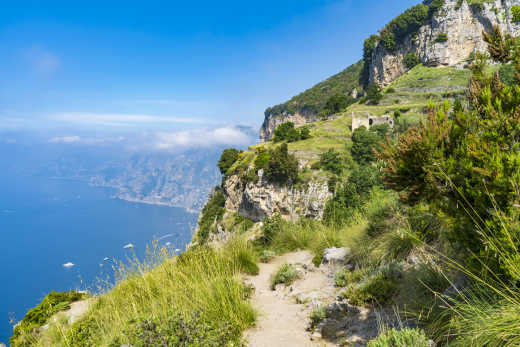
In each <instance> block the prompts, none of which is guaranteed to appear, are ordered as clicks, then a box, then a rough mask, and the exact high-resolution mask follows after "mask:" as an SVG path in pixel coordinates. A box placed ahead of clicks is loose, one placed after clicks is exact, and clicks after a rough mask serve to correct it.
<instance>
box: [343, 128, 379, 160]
mask: <svg viewBox="0 0 520 347" xmlns="http://www.w3.org/2000/svg"><path fill="white" fill-rule="evenodd" d="M373 129H374V127H372V128H371V129H370V130H367V128H365V127H364V126H362V127H359V128H357V129H356V130H354V132H353V133H352V148H351V152H352V158H353V159H354V160H355V161H356V162H357V163H358V164H360V165H364V164H368V163H371V162H373V161H374V160H375V159H376V157H375V154H374V151H373V150H374V149H375V150H377V149H378V148H379V146H380V142H381V141H383V140H384V138H382V137H381V136H380V135H379V134H378V133H377V132H375V131H373ZM375 129H376V130H377V129H378V128H375Z"/></svg>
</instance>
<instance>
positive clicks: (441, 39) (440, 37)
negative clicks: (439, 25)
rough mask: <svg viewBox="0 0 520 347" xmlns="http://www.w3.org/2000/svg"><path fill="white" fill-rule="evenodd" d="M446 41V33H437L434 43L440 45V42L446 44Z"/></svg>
mask: <svg viewBox="0 0 520 347" xmlns="http://www.w3.org/2000/svg"><path fill="white" fill-rule="evenodd" d="M446 41H448V34H446V33H439V34H438V35H437V37H436V38H435V42H439V43H442V42H446Z"/></svg>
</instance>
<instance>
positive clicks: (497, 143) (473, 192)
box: [379, 27, 520, 280]
mask: <svg viewBox="0 0 520 347" xmlns="http://www.w3.org/2000/svg"><path fill="white" fill-rule="evenodd" d="M484 39H485V41H486V42H488V45H489V54H490V56H491V57H492V58H494V59H495V60H498V61H499V62H501V63H508V62H510V61H511V60H513V59H515V58H517V57H518V53H517V51H516V46H515V44H514V41H513V40H512V39H511V38H509V37H507V36H506V37H504V36H503V35H502V34H501V32H500V29H499V28H498V27H495V29H494V30H493V32H491V33H490V34H486V35H485V36H484ZM485 66H486V65H485V62H484V61H483V60H482V59H479V63H478V64H475V65H474V66H473V73H472V79H471V82H470V83H471V88H470V89H469V91H468V96H469V98H468V102H469V107H468V109H467V110H465V109H462V110H461V109H459V110H457V114H451V115H450V105H447V104H445V105H441V106H440V107H438V106H435V105H430V112H429V115H428V119H427V121H426V122H424V123H421V125H420V127H418V128H411V129H410V130H409V131H408V133H407V134H405V135H402V136H401V138H400V141H399V143H398V144H397V145H396V146H393V145H391V144H386V145H385V146H384V148H383V150H382V151H381V153H380V154H379V158H381V159H382V160H383V161H384V162H385V163H386V166H387V168H386V169H385V171H386V174H385V182H386V184H387V185H388V186H389V187H392V188H394V189H395V190H397V191H399V192H400V193H401V196H402V198H403V199H404V200H405V201H407V202H408V203H411V204H413V203H417V202H420V201H427V202H429V203H431V204H432V205H433V206H435V207H436V208H438V209H439V210H440V211H442V213H444V214H446V215H448V216H450V217H451V218H453V221H454V223H453V228H450V229H448V230H447V233H448V234H447V235H446V236H447V237H448V238H449V239H450V240H451V241H452V242H453V243H455V244H458V245H459V247H461V249H462V250H469V255H468V256H469V258H470V261H469V262H468V263H467V264H468V267H470V268H472V269H473V271H477V272H479V271H482V272H484V273H485V272H488V270H491V271H492V272H493V273H494V274H501V275H502V276H507V277H513V278H516V280H520V275H519V274H516V273H515V272H514V271H511V269H512V268H515V266H514V265H513V264H515V263H517V262H520V260H519V259H520V258H518V256H517V254H518V248H517V244H516V243H515V242H511V241H510V240H512V239H513V240H516V239H518V237H519V236H520V232H519V230H520V229H517V227H516V225H517V223H518V218H519V216H518V214H517V213H516V209H515V207H514V206H515V204H517V203H518V188H517V187H518V182H519V181H520V171H519V170H518V167H519V166H520V151H519V150H518V149H519V145H518V144H519V143H520V117H518V107H519V105H520V89H519V88H518V87H517V86H513V87H510V86H507V85H505V84H503V83H502V82H501V81H500V78H499V75H498V74H495V75H494V76H487V75H486V74H485V73H484V71H485V70H484V69H485ZM461 204H462V205H463V206H464V208H461ZM498 211H501V212H498ZM475 223H476V224H477V225H475ZM504 223H507V224H508V225H509V226H510V227H509V230H506V229H505V228H503V227H502V226H503V225H504ZM511 233H512V234H513V235H514V236H512V237H511V235H510V234H511ZM486 235H487V236H489V238H488V240H483V237H486ZM489 240H491V242H490V241H489ZM513 259H516V260H513ZM482 264H486V265H485V267H483V266H482Z"/></svg>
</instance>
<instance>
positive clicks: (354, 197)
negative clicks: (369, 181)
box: [323, 182, 362, 226]
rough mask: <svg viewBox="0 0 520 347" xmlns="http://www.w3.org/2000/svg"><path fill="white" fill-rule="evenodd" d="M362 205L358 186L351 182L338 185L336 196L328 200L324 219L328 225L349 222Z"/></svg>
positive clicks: (339, 224) (340, 224)
mask: <svg viewBox="0 0 520 347" xmlns="http://www.w3.org/2000/svg"><path fill="white" fill-rule="evenodd" d="M361 205H362V198H361V197H360V196H359V194H358V192H357V189H356V186H355V185H354V184H352V183H350V182H346V183H344V184H341V185H339V186H338V187H336V192H335V194H334V197H333V198H332V199H330V200H329V201H327V203H326V204H325V210H324V212H323V221H324V222H325V223H326V224H327V225H336V226H343V225H346V224H349V223H350V222H351V220H352V217H353V215H354V213H355V212H356V210H357V209H359V208H360V207H361Z"/></svg>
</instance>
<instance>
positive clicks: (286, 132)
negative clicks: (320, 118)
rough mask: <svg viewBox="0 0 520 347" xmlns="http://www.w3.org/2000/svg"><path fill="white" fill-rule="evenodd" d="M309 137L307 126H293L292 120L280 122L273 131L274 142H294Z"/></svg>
mask: <svg viewBox="0 0 520 347" xmlns="http://www.w3.org/2000/svg"><path fill="white" fill-rule="evenodd" d="M308 138H310V131H309V129H308V128H307V127H301V128H295V127H294V123H293V122H286V123H283V124H280V125H279V126H278V127H277V128H276V129H275V131H274V142H280V141H287V142H296V141H300V140H306V139H308Z"/></svg>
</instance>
